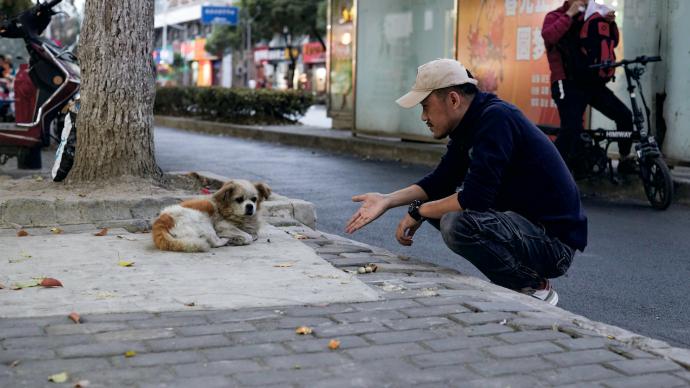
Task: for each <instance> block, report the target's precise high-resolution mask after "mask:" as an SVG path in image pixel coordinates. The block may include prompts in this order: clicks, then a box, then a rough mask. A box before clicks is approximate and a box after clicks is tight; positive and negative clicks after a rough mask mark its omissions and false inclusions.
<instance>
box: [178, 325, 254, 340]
mask: <svg viewBox="0 0 690 388" xmlns="http://www.w3.org/2000/svg"><path fill="white" fill-rule="evenodd" d="M174 330H175V332H176V333H178V334H180V335H182V336H186V337H192V336H199V335H209V334H224V333H236V332H242V331H256V328H255V327H254V326H252V325H251V324H249V323H247V322H232V323H218V324H206V325H198V326H182V327H176V328H175V329H174Z"/></svg>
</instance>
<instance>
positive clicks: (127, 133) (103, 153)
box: [69, 0, 161, 182]
mask: <svg viewBox="0 0 690 388" xmlns="http://www.w3.org/2000/svg"><path fill="white" fill-rule="evenodd" d="M153 4H154V0H118V1H104V0H87V1H86V17H85V20H84V27H83V29H82V32H81V39H80V46H79V60H80V61H79V62H80V65H81V74H82V85H81V110H80V112H79V117H78V119H77V151H76V160H75V165H74V168H73V169H72V171H71V172H70V174H69V179H70V181H73V182H84V181H99V180H108V179H112V178H115V177H120V176H126V175H131V176H138V177H145V178H151V177H152V178H158V177H160V175H161V171H160V169H159V168H158V166H157V165H156V161H155V156H154V145H153V100H154V96H155V80H154V67H153V58H152V56H151V52H152V48H153V15H154V6H153Z"/></svg>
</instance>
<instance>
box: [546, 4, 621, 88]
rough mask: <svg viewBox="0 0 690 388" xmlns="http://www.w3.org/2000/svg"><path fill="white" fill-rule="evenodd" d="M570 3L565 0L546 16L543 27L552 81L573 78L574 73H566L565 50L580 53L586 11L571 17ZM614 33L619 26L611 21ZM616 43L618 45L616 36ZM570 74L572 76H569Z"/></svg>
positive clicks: (573, 53) (616, 34)
mask: <svg viewBox="0 0 690 388" xmlns="http://www.w3.org/2000/svg"><path fill="white" fill-rule="evenodd" d="M568 8H570V5H569V4H568V1H565V2H564V3H563V5H562V6H560V7H559V8H558V9H556V10H554V11H551V12H549V13H548V14H546V17H545V18H544V25H543V26H542V28H541V36H542V38H544V47H545V48H546V57H547V59H548V60H549V68H550V69H551V83H554V82H556V81H558V80H562V79H566V78H572V76H573V75H572V74H567V73H566V68H565V64H564V62H565V61H564V58H563V52H562V51H561V50H567V51H568V53H570V54H571V55H578V50H579V47H578V45H579V42H578V41H577V39H578V36H579V33H580V29H581V28H582V25H583V24H584V13H583V12H580V13H579V14H577V15H576V16H575V17H573V18H571V17H570V16H568V14H566V11H568ZM611 30H612V33H613V34H615V36H616V37H618V36H619V35H618V27H617V26H616V23H615V22H613V23H611ZM615 45H616V46H617V45H618V38H616V43H615ZM569 76H570V77H569Z"/></svg>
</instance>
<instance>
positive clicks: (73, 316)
mask: <svg viewBox="0 0 690 388" xmlns="http://www.w3.org/2000/svg"><path fill="white" fill-rule="evenodd" d="M67 318H69V319H71V320H72V321H74V323H81V317H80V316H79V314H77V313H76V312H74V311H72V312H71V313H70V314H69V315H68V316H67Z"/></svg>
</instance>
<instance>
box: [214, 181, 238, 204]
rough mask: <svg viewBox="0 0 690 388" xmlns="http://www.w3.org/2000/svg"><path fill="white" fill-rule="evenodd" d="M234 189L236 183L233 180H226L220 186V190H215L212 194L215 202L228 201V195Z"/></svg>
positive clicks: (230, 194) (229, 195)
mask: <svg viewBox="0 0 690 388" xmlns="http://www.w3.org/2000/svg"><path fill="white" fill-rule="evenodd" d="M236 189H237V183H235V181H228V182H226V183H225V184H224V185H223V187H221V188H220V190H218V191H216V193H215V194H213V199H214V200H215V201H216V202H220V203H227V202H229V201H230V197H231V196H232V193H234V192H235V190H236Z"/></svg>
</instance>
